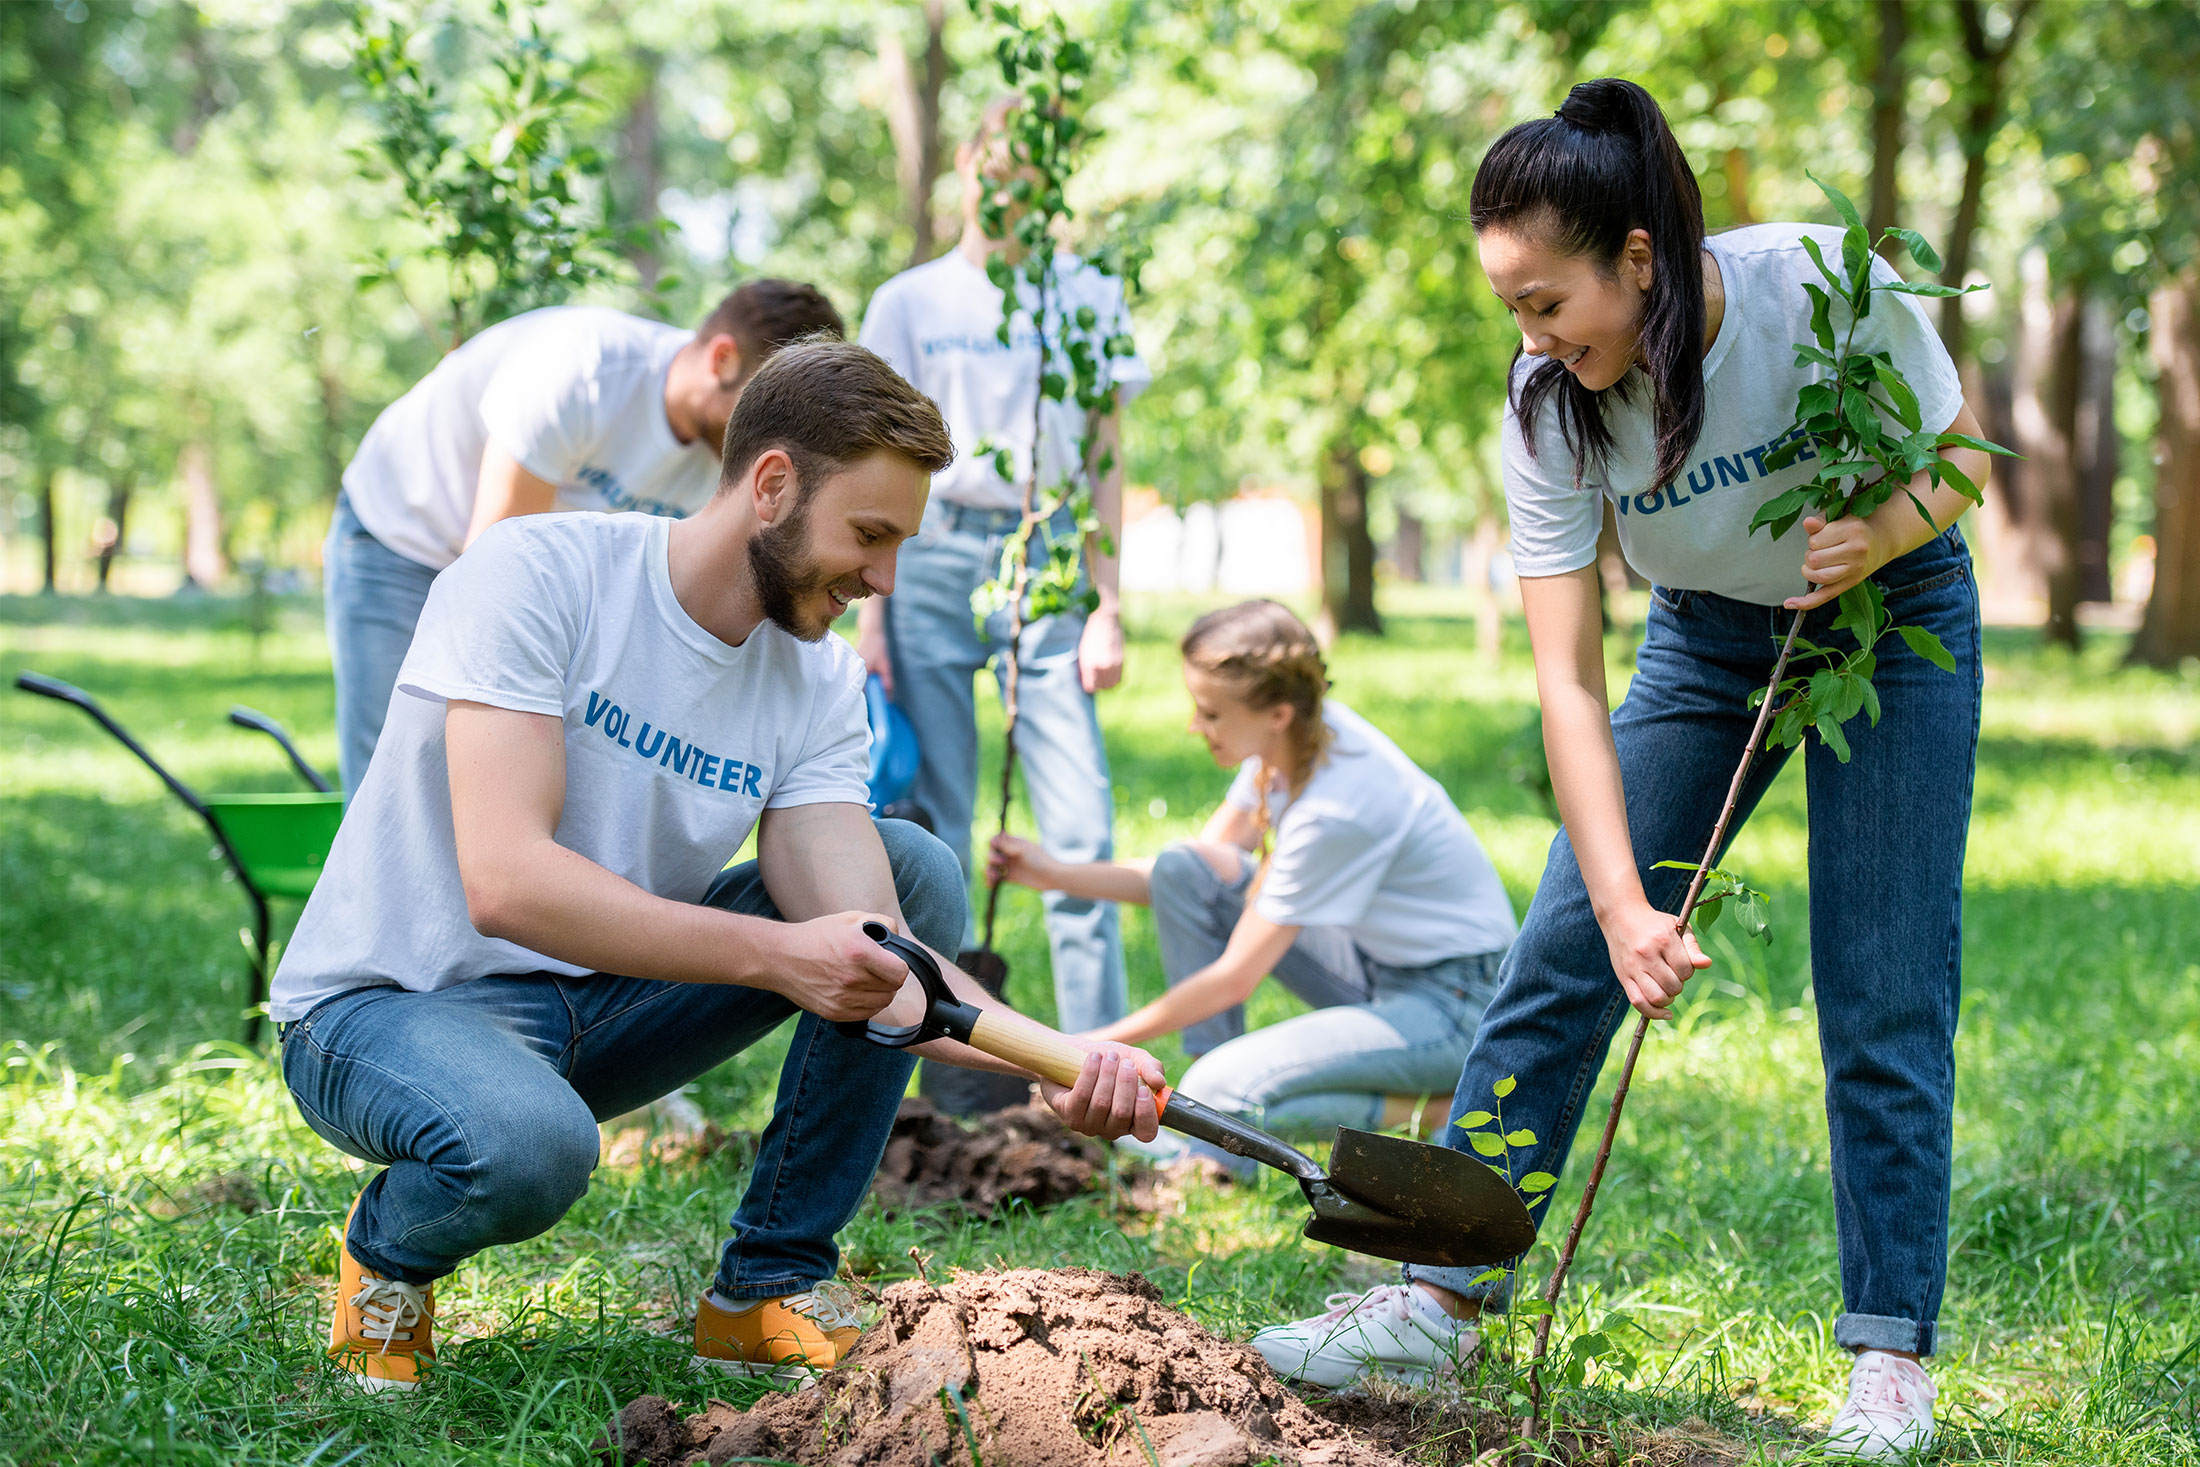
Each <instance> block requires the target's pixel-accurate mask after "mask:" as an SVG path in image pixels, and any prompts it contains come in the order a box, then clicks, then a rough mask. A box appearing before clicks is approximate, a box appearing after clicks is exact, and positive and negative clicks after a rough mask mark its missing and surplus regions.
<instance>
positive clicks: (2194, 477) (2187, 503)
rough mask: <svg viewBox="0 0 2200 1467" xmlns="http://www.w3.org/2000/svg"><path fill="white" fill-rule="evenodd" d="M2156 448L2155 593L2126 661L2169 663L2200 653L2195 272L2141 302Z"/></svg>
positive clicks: (2199, 332)
mask: <svg viewBox="0 0 2200 1467" xmlns="http://www.w3.org/2000/svg"><path fill="white" fill-rule="evenodd" d="M2147 309H2148V314H2149V315H2150V316H2152V318H2153V322H2154V325H2153V329H2152V331H2151V332H2149V333H2148V334H2149V335H2151V336H2152V337H2153V339H2154V362H2155V365H2156V366H2157V367H2158V368H2159V369H2160V374H2159V376H2157V378H2156V379H2155V391H2156V392H2157V393H2158V394H2159V396H2160V398H2161V449H2160V452H2159V454H2158V455H2157V463H2158V464H2159V468H2158V470H2157V472H2156V474H2155V480H2154V591H2153V594H2151V595H2150V596H2148V598H2147V609H2146V615H2145V616H2144V617H2143V618H2142V619H2141V620H2140V623H2139V634H2138V635H2137V636H2136V637H2134V638H2132V641H2131V660H2132V661H2133V662H2143V663H2146V664H2148V665H2150V666H2153V667H2168V668H2174V667H2176V666H2177V665H2178V664H2179V663H2181V662H2182V661H2183V660H2184V659H2186V658H2188V657H2200V269H2188V270H2186V271H2185V273H2184V274H2183V275H2181V276H2179V277H2178V278H2177V279H2175V280H2173V281H2171V282H2169V283H2168V284H2166V285H2164V286H2162V287H2161V288H2160V289H2159V290H2157V291H2155V292H2154V295H2153V298H2152V299H2151V300H2149V301H2148V302H2147Z"/></svg>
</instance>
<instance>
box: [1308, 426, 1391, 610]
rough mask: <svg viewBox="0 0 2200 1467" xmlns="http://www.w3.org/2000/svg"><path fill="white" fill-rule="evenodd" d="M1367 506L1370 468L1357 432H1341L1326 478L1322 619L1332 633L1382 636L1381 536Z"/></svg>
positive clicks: (1327, 462)
mask: <svg viewBox="0 0 2200 1467" xmlns="http://www.w3.org/2000/svg"><path fill="white" fill-rule="evenodd" d="M1367 508H1368V481H1367V469H1366V467H1365V466H1364V465H1363V464H1361V462H1360V454H1359V450H1358V448H1357V447H1355V446H1354V444H1353V442H1352V438H1351V435H1350V434H1344V435H1340V436H1339V437H1338V439H1337V440H1336V442H1334V443H1333V444H1331V445H1330V449H1329V454H1328V457H1327V458H1326V460H1325V461H1324V464H1323V473H1322V482H1321V512H1322V557H1321V579H1322V610H1321V619H1322V622H1323V624H1324V625H1323V630H1324V631H1326V632H1327V633H1328V634H1329V635H1331V636H1335V635H1337V634H1338V633H1341V632H1367V633H1369V634H1370V635H1373V636H1381V635H1382V631H1383V618H1382V614H1381V613H1380V612H1378V611H1377V610H1376V609H1375V537H1374V535H1373V534H1372V533H1370V532H1369V530H1368V525H1367Z"/></svg>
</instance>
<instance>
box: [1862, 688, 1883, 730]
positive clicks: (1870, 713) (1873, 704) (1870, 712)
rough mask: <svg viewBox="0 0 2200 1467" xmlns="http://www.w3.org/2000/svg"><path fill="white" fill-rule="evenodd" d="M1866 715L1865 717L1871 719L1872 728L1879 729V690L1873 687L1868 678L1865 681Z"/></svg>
mask: <svg viewBox="0 0 2200 1467" xmlns="http://www.w3.org/2000/svg"><path fill="white" fill-rule="evenodd" d="M1864 713H1865V716H1867V717H1868V718H1870V719H1871V721H1872V726H1873V727H1874V728H1877V727H1878V726H1879V689H1877V688H1875V687H1873V686H1872V680H1871V679H1870V678H1868V677H1867V678H1865V679H1864Z"/></svg>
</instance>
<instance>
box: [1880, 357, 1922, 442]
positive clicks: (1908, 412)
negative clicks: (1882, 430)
mask: <svg viewBox="0 0 2200 1467" xmlns="http://www.w3.org/2000/svg"><path fill="white" fill-rule="evenodd" d="M1873 369H1874V371H1875V372H1876V373H1877V374H1878V377H1879V385H1880V386H1881V387H1884V388H1886V389H1887V397H1888V398H1889V400H1891V401H1892V402H1893V403H1894V415H1895V420H1896V421H1897V422H1899V423H1901V424H1902V426H1903V427H1905V428H1907V429H1909V430H1910V431H1911V432H1912V433H1915V432H1917V431H1918V408H1917V394H1916V393H1914V392H1912V391H1911V390H1910V384H1909V383H1907V382H1905V381H1903V380H1902V374H1901V373H1900V372H1897V371H1896V370H1895V369H1894V368H1893V367H1892V366H1891V365H1889V364H1888V363H1886V362H1875V363H1874V364H1873Z"/></svg>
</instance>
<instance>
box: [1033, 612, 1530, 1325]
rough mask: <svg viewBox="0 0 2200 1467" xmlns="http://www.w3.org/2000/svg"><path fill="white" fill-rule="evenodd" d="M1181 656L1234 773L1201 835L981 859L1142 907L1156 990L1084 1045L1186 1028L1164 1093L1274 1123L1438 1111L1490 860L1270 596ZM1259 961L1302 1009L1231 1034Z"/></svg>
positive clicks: (1212, 749) (1493, 930)
mask: <svg viewBox="0 0 2200 1467" xmlns="http://www.w3.org/2000/svg"><path fill="white" fill-rule="evenodd" d="M1182 650H1183V653H1184V686H1185V690H1186V691H1187V692H1189V693H1190V694H1191V698H1192V721H1191V731H1192V732H1193V733H1195V734H1197V735H1199V737H1200V738H1201V739H1202V740H1204V741H1205V743H1206V745H1207V750H1208V752H1209V753H1210V754H1212V755H1213V756H1214V759H1215V762H1216V763H1217V764H1220V765H1222V766H1223V767H1224V768H1226V769H1228V768H1235V769H1236V770H1237V778H1236V779H1234V780H1232V781H1231V783H1230V788H1229V792H1228V793H1227V794H1226V795H1224V797H1223V801H1222V806H1221V808H1220V809H1218V810H1216V811H1215V813H1214V815H1213V816H1212V817H1210V818H1209V820H1208V821H1207V825H1206V828H1205V829H1203V830H1202V831H1201V832H1200V834H1199V838H1198V839H1197V840H1189V841H1179V842H1177V843H1176V844H1174V845H1172V846H1169V847H1167V848H1166V849H1164V850H1163V851H1162V852H1161V854H1159V855H1157V856H1155V857H1153V858H1152V859H1151V860H1146V861H1094V862H1089V863H1086V864H1083V865H1072V864H1070V863H1068V862H1065V861H1060V860H1057V859H1055V858H1054V857H1053V856H1051V855H1049V854H1048V853H1047V852H1046V851H1045V850H1043V849H1042V848H1041V847H1040V846H1039V845H1037V844H1036V843H1035V842H1032V841H1028V840H1023V839H1020V838H1019V837H1016V836H1010V835H1004V836H999V837H996V838H995V840H994V842H993V853H992V860H991V862H990V866H989V870H990V872H992V873H997V874H999V875H1002V876H1005V877H1006V878H1007V879H1008V880H1010V881H1015V882H1019V883H1021V884H1022V885H1025V886H1031V887H1037V888H1038V889H1040V890H1042V891H1069V892H1075V893H1078V894H1081V895H1085V896H1091V897H1095V898H1106V899H1110V900H1114V901H1119V902H1137V903H1139V904H1141V905H1144V906H1150V907H1152V908H1153V920H1154V932H1155V934H1156V936H1158V937H1159V939H1160V942H1161V964H1162V967H1163V968H1164V969H1165V970H1166V973H1167V977H1168V980H1169V991H1168V992H1167V993H1165V994H1163V995H1162V996H1161V997H1160V998H1157V999H1155V1000H1154V1001H1153V1002H1152V1003H1149V1004H1147V1005H1146V1006H1145V1007H1144V1008H1141V1009H1139V1010H1138V1011H1137V1012H1136V1013H1134V1014H1131V1015H1129V1016H1128V1017H1126V1018H1123V1019H1119V1020H1117V1021H1116V1022H1115V1023H1113V1024H1109V1025H1107V1026H1106V1027H1105V1028H1102V1029H1098V1030H1095V1031H1093V1032H1091V1033H1089V1034H1086V1035H1084V1036H1083V1037H1084V1038H1086V1039H1089V1040H1093V1041H1101V1040H1109V1041H1119V1042H1121V1043H1125V1044H1137V1043H1142V1042H1144V1041H1146V1040H1149V1039H1156V1038H1159V1037H1160V1036H1161V1035H1164V1034H1170V1033H1175V1032H1179V1031H1181V1032H1182V1034H1183V1036H1184V1048H1185V1050H1186V1052H1187V1053H1189V1054H1190V1055H1191V1056H1192V1057H1193V1059H1194V1060H1195V1061H1196V1063H1194V1064H1193V1065H1192V1067H1191V1069H1190V1070H1189V1071H1188V1072H1187V1073H1186V1074H1185V1076H1184V1078H1183V1080H1182V1081H1181V1082H1179V1084H1178V1086H1177V1088H1178V1090H1179V1091H1181V1092H1182V1093H1183V1094H1185V1095H1188V1096H1190V1097H1192V1098H1193V1099H1195V1100H1199V1101H1202V1102H1204V1103H1205V1104H1207V1105H1211V1106H1214V1107H1215V1108H1216V1109H1218V1110H1223V1111H1227V1112H1228V1113H1230V1114H1232V1115H1237V1116H1242V1117H1244V1118H1245V1119H1246V1120H1248V1121H1251V1122H1252V1123H1253V1124H1254V1125H1256V1126H1259V1127H1261V1128H1263V1129H1264V1130H1269V1131H1275V1132H1278V1133H1280V1134H1282V1135H1286V1136H1302V1137H1312V1138H1315V1139H1319V1140H1327V1139H1328V1138H1329V1136H1330V1134H1331V1133H1332V1131H1333V1130H1334V1128H1335V1127H1338V1126H1358V1127H1362V1128H1364V1129H1367V1130H1377V1129H1381V1128H1384V1127H1389V1126H1401V1125H1406V1124H1409V1123H1410V1122H1411V1121H1412V1120H1413V1119H1414V1118H1415V1116H1416V1115H1417V1114H1419V1113H1420V1112H1421V1111H1422V1110H1423V1109H1424V1107H1425V1108H1426V1109H1428V1110H1432V1111H1437V1110H1444V1109H1448V1104H1447V1102H1448V1100H1449V1093H1450V1090H1451V1086H1452V1082H1453V1080H1454V1079H1455V1078H1457V1076H1458V1074H1459V1067H1460V1065H1461V1064H1462V1063H1464V1062H1465V1060H1466V1057H1467V1048H1468V1046H1469V1045H1471V1044H1472V1043H1473V1042H1474V1030H1475V1025H1476V1023H1477V1022H1478V1021H1479V1019H1480V1018H1481V1015H1482V1010H1483V1008H1484V1007H1485V1006H1486V1005H1487V1004H1488V1003H1489V1001H1490V995H1491V994H1493V993H1495V992H1496V991H1497V966H1498V961H1499V960H1500V959H1501V958H1503V957H1504V954H1505V948H1506V946H1507V945H1508V944H1510V943H1511V941H1512V938H1513V932H1514V926H1513V913H1512V901H1511V899H1510V898H1509V897H1507V896H1506V895H1505V887H1504V883H1503V882H1501V881H1499V880H1498V877H1497V871H1496V868H1495V867H1493V866H1492V865H1491V864H1490V858H1489V857H1488V856H1487V855H1486V854H1484V853H1483V850H1482V846H1481V843H1480V842H1479V841H1477V840H1476V839H1475V838H1474V832H1473V831H1472V830H1471V829H1469V828H1468V826H1467V822H1466V819H1465V817H1464V816H1462V815H1461V814H1460V813H1459V811H1458V809H1457V808H1456V807H1455V806H1454V805H1453V804H1452V803H1451V797H1450V796H1449V795H1447V794H1446V793H1445V792H1444V787H1443V786H1442V785H1440V784H1438V783H1437V782H1436V781H1435V780H1434V779H1433V778H1431V777H1430V776H1429V775H1428V774H1427V773H1426V772H1425V771H1424V770H1422V769H1421V768H1420V767H1419V766H1418V765H1416V764H1415V763H1414V762H1413V761H1412V760H1411V759H1409V758H1407V757H1406V755H1405V753H1404V751H1402V750H1401V749H1399V747H1398V746H1397V745H1396V744H1394V743H1392V742H1391V741H1390V739H1389V738H1388V737H1387V736H1386V735H1385V734H1384V733H1383V731H1382V730H1381V729H1379V728H1377V727H1375V725H1373V724H1371V723H1369V722H1368V721H1367V720H1366V719H1364V718H1362V717H1361V716H1360V715H1359V714H1357V713H1355V712H1353V711H1352V710H1351V709H1350V708H1347V707H1345V706H1344V705H1343V704H1342V703H1340V702H1338V701H1337V700H1336V699H1334V698H1330V697H1327V696H1325V695H1326V694H1327V692H1328V687H1329V672H1328V668H1327V666H1326V665H1325V664H1324V663H1323V661H1322V654H1321V648H1320V647H1319V646H1318V645H1317V644H1316V643H1315V641H1314V634H1313V633H1312V632H1310V631H1308V630H1307V629H1306V626H1305V624H1304V623H1303V622H1301V621H1300V620H1299V619H1298V618H1297V617H1295V616H1293V615H1292V614H1291V612H1290V611H1289V610H1288V609H1287V608H1285V607H1283V606H1281V605H1279V604H1277V603H1276V602H1274V601H1246V602H1242V603H1240V604H1239V605H1236V606H1230V607H1225V608H1223V609H1222V610H1220V611H1214V612H1210V613H1208V614H1207V615H1206V616H1203V617H1201V618H1200V619H1199V620H1198V621H1197V622H1195V623H1193V625H1192V629H1191V630H1190V631H1188V632H1186V633H1185V634H1184V641H1183V644H1182ZM1269 974H1274V975H1275V977H1276V980H1277V981H1278V982H1280V983H1282V984H1283V986H1284V987H1286V988H1288V989H1290V990H1291V992H1292V993H1293V994H1295V995H1297V996H1298V997H1299V998H1300V999H1301V1000H1302V1001H1304V1002H1305V1003H1308V1004H1310V1005H1312V1006H1313V1007H1314V1009H1315V1012H1314V1013H1311V1014H1300V1015H1299V1016H1297V1017H1296V1018H1291V1019H1286V1020H1284V1021H1283V1022H1282V1023H1280V1024H1271V1025H1269V1026H1268V1027H1266V1028H1264V1029H1258V1030H1255V1031H1254V1032H1252V1033H1250V1034H1248V1033H1246V1032H1245V1008H1244V1005H1245V1000H1246V999H1247V998H1249V997H1250V996H1251V995H1252V992H1253V990H1254V989H1256V988H1258V987H1259V986H1260V982H1261V980H1262V979H1263V978H1264V977H1266V976H1268V975H1269ZM1432 1100H1433V1102H1434V1103H1433V1104H1430V1103H1429V1102H1431V1101H1432ZM1156 1147H1158V1148H1159V1149H1154V1148H1149V1151H1148V1154H1150V1155H1160V1156H1175V1155H1181V1154H1184V1153H1185V1152H1186V1151H1190V1152H1191V1153H1193V1154H1197V1155H1201V1156H1206V1157H1209V1158H1210V1159H1212V1160H1216V1161H1220V1162H1222V1163H1224V1164H1225V1165H1228V1166H1231V1167H1233V1168H1234V1169H1240V1170H1242V1169H1243V1168H1244V1167H1249V1166H1250V1165H1251V1164H1250V1163H1249V1162H1245V1161H1244V1159H1243V1158H1237V1157H1231V1156H1228V1155H1227V1154H1226V1153H1224V1152H1222V1151H1221V1150H1219V1149H1218V1148H1214V1147H1208V1146H1206V1145H1204V1144H1203V1143H1198V1142H1192V1143H1183V1144H1179V1143H1178V1142H1177V1140H1176V1138H1174V1137H1169V1138H1165V1139H1164V1140H1163V1141H1161V1142H1158V1143H1156ZM1292 1363H1296V1362H1292Z"/></svg>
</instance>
